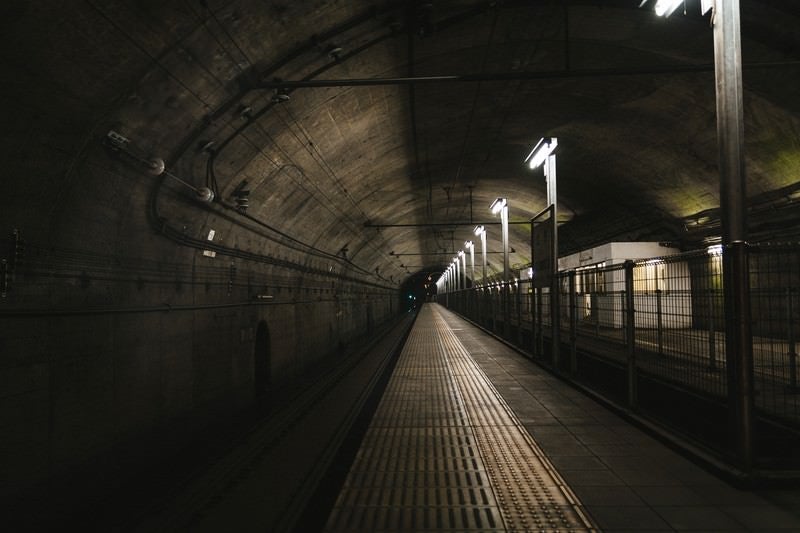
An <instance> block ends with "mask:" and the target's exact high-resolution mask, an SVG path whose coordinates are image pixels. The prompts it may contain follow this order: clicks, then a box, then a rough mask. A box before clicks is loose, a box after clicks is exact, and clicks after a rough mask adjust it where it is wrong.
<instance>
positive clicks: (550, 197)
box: [525, 137, 561, 370]
mask: <svg viewBox="0 0 800 533" xmlns="http://www.w3.org/2000/svg"><path fill="white" fill-rule="evenodd" d="M557 146H558V139H557V138H556V137H543V138H542V139H540V140H539V142H538V143H536V146H534V147H533V150H531V153H530V154H528V157H526V158H525V162H526V163H528V166H529V167H530V168H531V169H535V168H538V167H539V166H542V167H543V168H544V177H545V180H546V183H547V208H546V209H545V210H550V221H549V222H550V235H551V238H550V247H549V255H550V262H549V264H546V265H544V267H545V269H546V270H544V269H541V268H540V269H538V270H537V274H538V277H539V279H538V280H536V279H535V280H534V282H535V285H536V287H542V286H543V285H545V284H547V281H548V280H549V285H550V287H549V289H550V337H551V339H552V349H551V352H552V358H553V368H555V369H556V370H557V369H558V364H559V348H560V345H561V339H560V332H561V325H560V318H561V311H560V302H559V299H560V290H559V285H558V195H557V194H556V154H555V149H556V147H557ZM542 213H544V211H542ZM537 216H538V215H537ZM531 231H532V232H533V231H534V230H533V226H531ZM538 251H539V252H543V251H547V247H545V249H544V250H538ZM533 259H534V262H536V258H535V257H534V258H533ZM540 282H541V283H540Z"/></svg>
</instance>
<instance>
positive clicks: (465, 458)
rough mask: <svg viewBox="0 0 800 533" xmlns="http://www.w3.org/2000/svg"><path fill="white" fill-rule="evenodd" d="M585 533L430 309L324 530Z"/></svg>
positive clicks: (542, 462)
mask: <svg viewBox="0 0 800 533" xmlns="http://www.w3.org/2000/svg"><path fill="white" fill-rule="evenodd" d="M542 529H545V530H549V531H553V530H562V531H589V530H592V526H591V524H590V522H589V520H588V518H587V517H586V515H585V514H584V512H583V511H582V509H581V507H580V505H579V503H578V502H577V500H576V499H575V497H574V496H573V495H572V494H571V492H570V491H569V489H568V488H567V487H566V486H565V485H564V483H563V482H562V481H561V479H560V478H559V477H558V475H557V474H556V473H555V471H554V470H553V468H552V467H551V465H550V464H549V462H548V461H547V459H546V457H545V456H544V455H543V454H542V452H541V450H539V448H538V447H537V446H536V444H535V442H533V440H532V439H531V438H530V436H529V435H528V433H527V432H526V431H525V430H524V428H522V426H521V425H520V424H519V421H518V420H517V419H516V418H515V417H514V415H513V413H512V412H511V411H510V409H509V408H508V407H507V406H506V404H505V402H504V401H503V400H502V397H500V396H499V394H498V393H497V391H496V390H495V389H494V387H493V386H492V385H491V383H490V382H489V380H488V379H487V378H486V376H485V375H484V374H483V372H482V371H481V369H480V368H479V367H478V366H477V365H476V364H475V362H474V361H473V360H472V358H471V357H470V355H469V353H468V352H467V351H466V350H465V349H464V347H463V345H461V343H460V341H459V340H458V339H457V338H456V337H455V335H454V334H453V333H452V331H451V330H450V329H449V327H448V326H447V324H446V322H445V321H444V319H443V318H442V317H441V316H440V314H439V313H438V311H436V310H435V309H434V308H432V306H425V307H424V308H423V309H422V311H421V314H420V316H419V318H418V320H417V321H416V324H415V326H414V329H413V330H412V332H411V334H410V336H409V338H408V341H407V343H406V346H405V348H404V350H403V353H402V354H401V357H400V360H399V362H398V365H397V367H396V369H395V372H394V374H393V376H392V379H391V380H390V383H389V386H388V387H387V390H386V392H385V394H384V397H383V399H382V401H381V404H380V406H379V407H378V410H377V412H376V414H375V417H374V419H373V421H372V423H371V425H370V428H369V430H368V431H367V434H366V436H365V438H364V441H363V443H362V446H361V448H360V450H359V452H358V454H357V456H356V459H355V462H354V464H353V467H352V469H351V471H350V473H349V475H348V477H347V480H346V481H345V485H344V487H343V489H342V492H341V493H340V495H339V497H338V500H337V502H336V505H335V507H334V509H333V511H332V513H331V515H330V517H329V519H328V523H327V526H326V530H327V531H409V530H413V531H426V530H427V531H432V530H438V531H441V530H456V531H509V530H511V531H525V530H542Z"/></svg>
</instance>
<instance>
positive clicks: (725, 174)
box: [713, 0, 754, 472]
mask: <svg viewBox="0 0 800 533" xmlns="http://www.w3.org/2000/svg"><path fill="white" fill-rule="evenodd" d="M714 4H715V5H714V19H713V20H714V65H715V69H714V73H715V79H716V89H717V90H716V93H717V144H718V148H719V167H720V168H719V170H720V208H721V212H722V213H721V214H722V216H721V218H722V245H723V251H722V253H723V268H722V279H723V287H724V291H725V339H726V348H727V349H726V358H727V367H728V399H729V402H730V407H731V412H732V414H733V416H734V434H735V437H736V439H735V442H736V448H737V450H736V451H737V453H738V455H739V460H740V463H741V467H742V468H743V469H744V470H745V472H749V471H750V470H751V469H752V466H753V423H754V400H753V389H754V387H753V343H752V330H751V325H750V279H749V278H750V274H749V264H748V250H747V221H746V198H747V196H746V192H745V190H746V178H745V169H744V154H743V151H744V113H743V104H742V55H741V30H740V23H739V0H724V1H723V0H717V1H716V2H715V3H714Z"/></svg>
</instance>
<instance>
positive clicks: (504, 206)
mask: <svg viewBox="0 0 800 533" xmlns="http://www.w3.org/2000/svg"><path fill="white" fill-rule="evenodd" d="M489 209H491V211H492V214H493V215H495V216H497V215H498V214H499V215H500V226H501V227H502V238H503V287H502V291H501V293H500V294H501V296H500V298H501V300H502V302H501V303H502V305H503V334H504V335H505V336H506V337H507V336H508V331H509V327H508V326H509V324H508V320H509V309H508V304H509V298H508V289H509V282H508V201H506V199H505V198H497V199H496V200H495V201H494V202H492V205H490V206H489Z"/></svg>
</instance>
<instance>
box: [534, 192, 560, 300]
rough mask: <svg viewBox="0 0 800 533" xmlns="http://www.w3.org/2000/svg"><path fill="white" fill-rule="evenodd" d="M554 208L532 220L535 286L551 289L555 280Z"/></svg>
mask: <svg viewBox="0 0 800 533" xmlns="http://www.w3.org/2000/svg"><path fill="white" fill-rule="evenodd" d="M554 222H555V218H554V217H553V206H550V207H548V208H547V209H545V210H544V211H542V212H541V213H539V214H538V215H536V216H535V217H533V218H532V219H531V254H532V257H533V261H532V262H533V286H534V287H536V288H537V289H541V288H544V287H550V283H551V281H552V279H553V263H554V261H553V225H554Z"/></svg>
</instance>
